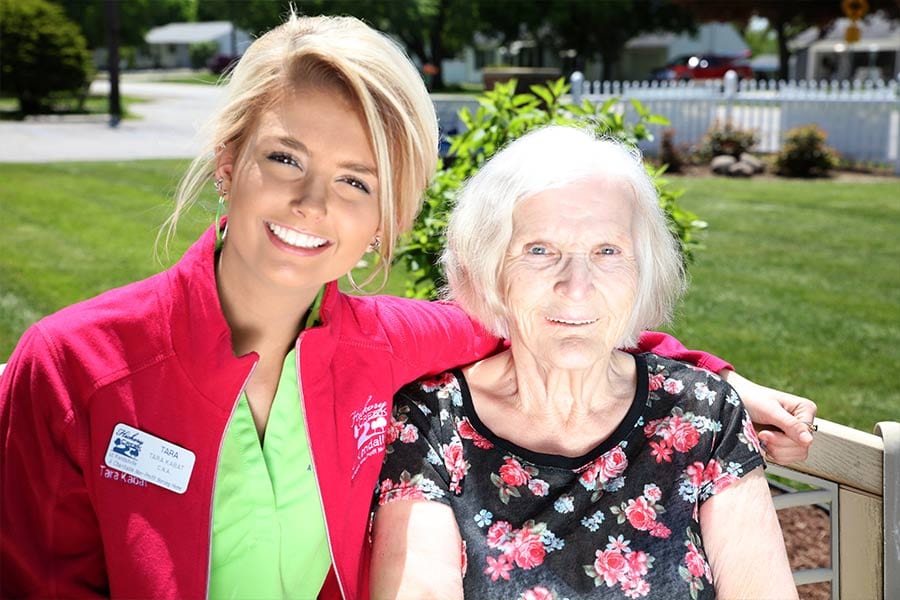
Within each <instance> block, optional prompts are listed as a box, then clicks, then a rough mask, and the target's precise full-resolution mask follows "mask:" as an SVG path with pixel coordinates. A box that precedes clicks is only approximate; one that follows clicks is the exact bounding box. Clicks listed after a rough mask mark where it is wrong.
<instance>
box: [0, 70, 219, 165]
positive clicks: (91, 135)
mask: <svg viewBox="0 0 900 600" xmlns="http://www.w3.org/2000/svg"><path fill="white" fill-rule="evenodd" d="M108 91H109V83H108V82H107V81H94V83H93V84H92V85H91V93H94V94H107V93H108ZM120 92H121V93H122V94H123V95H128V96H137V97H141V98H145V99H146V100H147V102H140V103H134V104H131V105H130V107H129V110H131V112H133V113H134V114H136V115H138V116H139V117H140V118H139V119H128V120H125V121H122V122H121V123H120V124H119V126H118V127H116V128H111V127H110V126H109V124H108V119H107V118H105V117H98V116H76V117H66V118H53V117H47V118H42V119H40V120H28V121H16V122H13V121H2V122H0V162H51V161H66V160H130V159H135V158H193V157H194V156H196V155H197V153H198V152H199V148H200V144H199V143H198V141H199V140H198V137H197V134H198V131H199V129H200V127H201V126H202V125H203V124H204V122H205V121H206V119H207V118H208V116H209V115H210V113H211V112H212V110H213V109H214V108H215V107H216V105H217V103H218V102H219V101H220V99H221V98H222V90H221V89H220V88H218V87H216V86H212V85H201V84H197V85H194V84H183V83H150V82H143V81H127V80H126V81H123V82H122V84H121V86H120Z"/></svg>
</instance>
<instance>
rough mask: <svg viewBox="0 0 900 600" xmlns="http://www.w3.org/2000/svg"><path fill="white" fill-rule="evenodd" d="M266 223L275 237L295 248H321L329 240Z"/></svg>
mask: <svg viewBox="0 0 900 600" xmlns="http://www.w3.org/2000/svg"><path fill="white" fill-rule="evenodd" d="M266 225H267V226H268V227H269V231H271V232H272V234H273V235H274V236H275V237H277V238H278V239H279V240H281V241H282V242H284V243H285V244H287V245H289V246H294V247H295V248H321V247H322V246H324V245H325V244H327V243H328V240H326V239H322V238H320V237H316V236H314V235H309V234H306V233H300V232H299V231H294V230H293V229H288V228H287V227H282V226H281V225H276V224H275V223H266Z"/></svg>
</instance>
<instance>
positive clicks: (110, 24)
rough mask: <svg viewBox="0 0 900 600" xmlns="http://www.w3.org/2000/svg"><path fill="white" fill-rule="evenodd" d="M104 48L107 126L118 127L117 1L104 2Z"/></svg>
mask: <svg viewBox="0 0 900 600" xmlns="http://www.w3.org/2000/svg"><path fill="white" fill-rule="evenodd" d="M104 8H105V13H106V46H107V50H108V56H107V69H109V126H110V127H118V125H119V121H121V120H122V99H121V97H120V96H119V39H120V37H121V28H120V27H119V4H118V0H106V5H105V7H104Z"/></svg>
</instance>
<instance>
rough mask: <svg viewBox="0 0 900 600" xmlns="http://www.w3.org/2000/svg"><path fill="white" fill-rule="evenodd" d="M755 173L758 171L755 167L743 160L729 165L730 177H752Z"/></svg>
mask: <svg viewBox="0 0 900 600" xmlns="http://www.w3.org/2000/svg"><path fill="white" fill-rule="evenodd" d="M754 173H756V171H755V170H754V169H753V165H750V164H747V163H745V162H744V161H742V160H739V161H737V162H736V163H734V164H733V165H731V166H729V167H728V176H729V177H752V176H753V174H754Z"/></svg>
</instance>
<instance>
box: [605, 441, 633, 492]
mask: <svg viewBox="0 0 900 600" xmlns="http://www.w3.org/2000/svg"><path fill="white" fill-rule="evenodd" d="M600 460H601V463H600V472H599V476H600V479H601V480H603V482H604V483H605V482H607V481H609V480H610V479H613V478H615V477H618V476H619V475H621V474H622V473H624V472H625V469H626V468H627V467H628V457H627V456H625V451H624V450H622V447H621V446H616V447H615V448H613V449H612V450H610V451H609V452H607V453H606V454H604V455H603V456H601V457H600Z"/></svg>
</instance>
